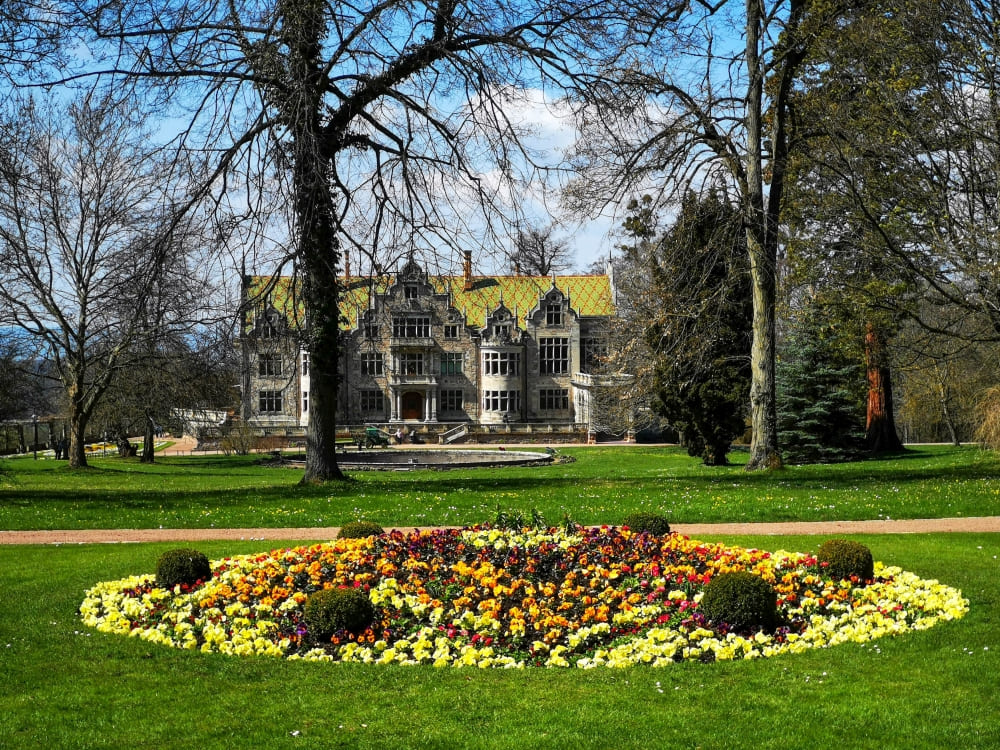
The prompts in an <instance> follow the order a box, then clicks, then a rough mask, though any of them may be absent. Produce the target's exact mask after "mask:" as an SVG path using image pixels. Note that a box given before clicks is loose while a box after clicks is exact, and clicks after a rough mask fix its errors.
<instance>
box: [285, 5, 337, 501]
mask: <svg viewBox="0 0 1000 750" xmlns="http://www.w3.org/2000/svg"><path fill="white" fill-rule="evenodd" d="M281 8H282V10H283V13H284V15H285V19H284V20H285V29H284V31H285V34H286V35H287V38H286V41H287V44H288V50H289V52H288V56H289V75H288V77H289V86H290V88H291V92H290V94H288V95H287V96H288V98H287V99H285V100H284V102H283V105H284V111H285V114H286V116H287V118H288V124H289V129H290V132H291V134H292V139H293V143H292V150H293V157H292V158H293V164H292V190H293V192H294V205H295V221H296V232H297V235H298V236H297V240H298V247H297V253H296V255H297V258H298V260H299V264H300V266H299V267H300V272H301V280H302V301H303V304H304V306H305V315H306V321H305V326H306V335H305V344H306V346H307V347H308V349H309V388H310V393H309V427H308V429H307V430H306V469H305V474H304V476H303V478H302V481H303V482H322V481H326V480H331V479H343V478H344V475H343V473H342V472H341V471H340V467H339V466H338V465H337V454H336V450H335V449H336V437H337V392H338V387H339V376H338V372H337V369H338V364H339V363H338V360H339V358H340V304H339V303H340V294H339V291H340V284H339V281H338V278H337V266H338V264H339V262H340V252H339V247H338V243H337V236H336V228H335V226H334V210H333V205H332V198H331V191H330V165H331V160H332V156H333V155H334V154H336V153H337V143H336V142H332V141H333V138H334V136H331V135H330V134H324V133H323V132H322V126H321V124H320V105H321V102H322V100H323V98H322V93H323V90H324V83H325V75H324V71H323V69H322V68H321V67H320V66H319V61H320V60H321V59H322V56H321V54H320V52H321V51H322V49H321V41H322V39H323V38H324V37H325V35H326V25H325V22H324V18H323V13H324V4H323V3H302V4H299V3H283V4H282V5H281Z"/></svg>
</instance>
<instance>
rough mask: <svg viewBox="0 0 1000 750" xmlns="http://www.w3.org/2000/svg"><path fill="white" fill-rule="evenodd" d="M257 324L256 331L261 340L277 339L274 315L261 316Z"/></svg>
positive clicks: (277, 333) (277, 332)
mask: <svg viewBox="0 0 1000 750" xmlns="http://www.w3.org/2000/svg"><path fill="white" fill-rule="evenodd" d="M257 322H258V330H259V332H260V337H261V338H262V339H276V338H278V335H279V331H278V326H277V315H276V314H274V313H267V314H266V315H261V316H260V319H259V320H258V321H257Z"/></svg>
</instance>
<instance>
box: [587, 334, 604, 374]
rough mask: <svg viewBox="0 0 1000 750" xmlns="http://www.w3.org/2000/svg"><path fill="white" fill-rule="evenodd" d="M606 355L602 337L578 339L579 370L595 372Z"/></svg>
mask: <svg viewBox="0 0 1000 750" xmlns="http://www.w3.org/2000/svg"><path fill="white" fill-rule="evenodd" d="M607 356H608V347H607V345H606V344H605V342H604V340H603V339H593V338H589V339H580V372H595V371H596V369H597V368H598V367H599V366H600V364H601V363H602V362H603V361H604V358H605V357H607Z"/></svg>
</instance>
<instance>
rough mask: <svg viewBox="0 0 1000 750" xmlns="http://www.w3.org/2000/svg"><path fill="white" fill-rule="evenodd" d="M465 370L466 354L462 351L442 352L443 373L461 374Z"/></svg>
mask: <svg viewBox="0 0 1000 750" xmlns="http://www.w3.org/2000/svg"><path fill="white" fill-rule="evenodd" d="M464 371H465V354H463V353H462V352H442V353H441V374H442V375H461V374H462V373H463V372H464Z"/></svg>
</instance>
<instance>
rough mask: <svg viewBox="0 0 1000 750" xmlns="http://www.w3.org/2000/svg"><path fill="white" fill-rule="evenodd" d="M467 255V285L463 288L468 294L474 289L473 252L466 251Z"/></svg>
mask: <svg viewBox="0 0 1000 750" xmlns="http://www.w3.org/2000/svg"><path fill="white" fill-rule="evenodd" d="M464 254H465V285H464V286H463V287H462V288H463V289H464V291H466V292H468V291H469V290H471V289H472V251H471V250H466V251H465V252H464Z"/></svg>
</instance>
